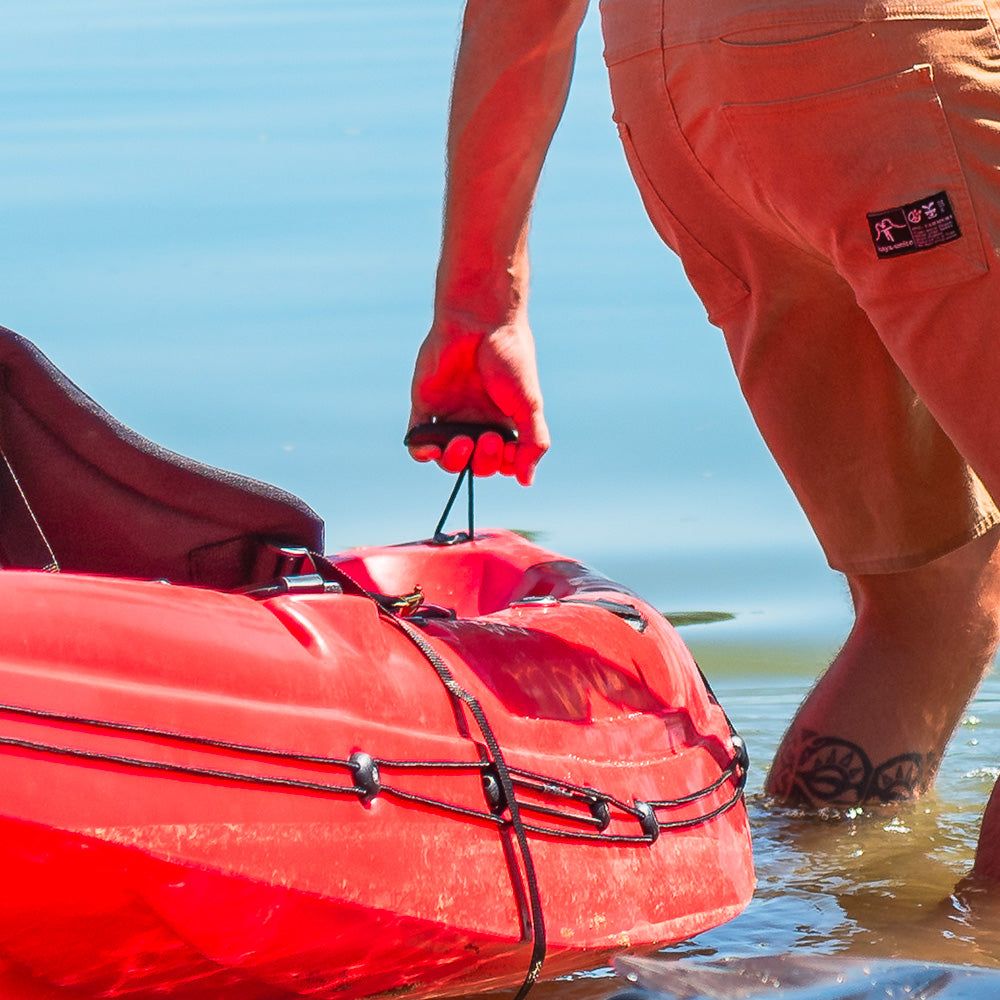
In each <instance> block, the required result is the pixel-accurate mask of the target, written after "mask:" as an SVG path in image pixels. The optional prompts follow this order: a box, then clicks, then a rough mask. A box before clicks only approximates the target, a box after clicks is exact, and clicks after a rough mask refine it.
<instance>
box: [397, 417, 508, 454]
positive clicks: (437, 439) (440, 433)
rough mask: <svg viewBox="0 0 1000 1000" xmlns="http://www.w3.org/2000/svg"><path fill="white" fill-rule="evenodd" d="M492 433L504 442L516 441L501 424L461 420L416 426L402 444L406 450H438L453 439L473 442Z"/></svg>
mask: <svg viewBox="0 0 1000 1000" xmlns="http://www.w3.org/2000/svg"><path fill="white" fill-rule="evenodd" d="M489 431H493V432H494V433H496V434H499V435H500V437H501V438H503V440H504V441H516V440H517V434H516V433H515V432H514V431H513V430H512V429H511V428H510V427H504V426H503V425H502V424H474V423H468V422H465V421H461V420H455V421H451V420H439V421H436V422H435V423H433V424H417V426H416V427H411V428H410V429H409V431H407V434H406V437H405V438H403V444H404V445H406V447H407V448H413V447H421V446H423V445H428V444H433V445H437V447H438V448H442V449H443V448H444V447H445V445H447V444H448V442H449V441H451V440H452V439H453V438H457V437H470V438H472V440H473V441H478V440H479V438H480V437H481V436H482V435H483V434H486V433H488V432H489Z"/></svg>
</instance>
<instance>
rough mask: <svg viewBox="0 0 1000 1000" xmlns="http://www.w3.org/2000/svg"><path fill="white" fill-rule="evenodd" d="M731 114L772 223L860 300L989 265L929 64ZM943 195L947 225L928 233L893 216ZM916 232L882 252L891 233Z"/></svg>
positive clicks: (939, 203)
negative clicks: (892, 224) (821, 260)
mask: <svg viewBox="0 0 1000 1000" xmlns="http://www.w3.org/2000/svg"><path fill="white" fill-rule="evenodd" d="M723 113H724V115H725V117H726V120H727V121H728V124H729V126H730V128H731V130H732V132H733V135H734V137H735V140H736V144H737V148H738V150H739V154H740V155H741V156H742V158H743V160H744V167H745V170H744V171H743V173H745V175H746V176H747V177H748V178H749V180H750V184H751V186H752V189H753V190H752V191H751V192H750V197H751V199H752V200H753V201H754V202H755V204H756V211H757V213H758V215H759V216H760V218H761V221H762V222H763V223H764V224H765V225H767V226H769V227H771V228H777V229H778V230H783V231H784V233H785V235H787V236H788V237H789V238H792V239H795V240H796V241H797V242H804V243H805V244H807V245H808V246H809V247H811V248H812V249H813V250H815V251H816V252H818V253H820V254H821V255H822V256H824V257H825V258H827V259H828V260H830V261H831V263H832V264H833V265H834V266H835V267H836V268H837V270H838V271H839V272H840V273H841V274H842V275H843V276H844V277H845V278H846V279H847V280H848V281H849V282H850V283H851V285H852V286H853V287H854V291H855V293H856V294H857V295H858V297H859V299H864V298H868V297H880V296H886V295H892V294H898V293H899V292H901V291H902V292H916V291H920V290H922V289H926V288H935V287H940V286H944V285H949V284H953V283H955V282H959V281H963V280H967V279H969V278H972V277H976V276H978V275H981V274H983V273H984V272H985V271H987V270H988V265H987V262H986V255H985V253H984V250H983V245H982V240H981V238H980V235H979V231H978V229H977V226H976V219H975V214H974V210H973V206H972V200H971V198H970V196H969V190H968V186H967V184H966V180H965V177H964V175H963V171H962V165H961V162H960V159H959V154H958V151H957V150H956V147H955V142H954V139H953V137H952V133H951V129H950V128H949V125H948V120H947V116H946V114H945V109H944V107H943V106H942V102H941V99H940V97H939V95H938V92H937V90H936V88H935V86H934V79H933V73H932V71H931V67H930V66H926V65H920V66H913V67H911V68H909V69H907V70H904V71H903V72H900V73H897V74H893V75H890V76H885V77H880V78H878V79H875V80H871V81H868V82H865V83H861V84H857V85H854V86H850V87H845V88H843V89H839V90H834V91H830V92H827V93H822V94H816V95H811V96H807V97H798V98H794V99H791V100H781V101H773V102H767V103H760V104H729V105H726V106H725V107H724V108H723ZM942 193H943V200H942V199H941V197H940V196H941V195H942ZM932 202H933V203H934V204H935V206H936V207H935V208H934V210H933V211H934V213H936V222H937V223H940V224H939V225H937V227H936V228H935V227H929V228H928V225H927V223H926V220H924V222H920V221H919V220H918V222H917V223H916V225H917V226H918V228H919V232H917V230H914V231H913V232H911V233H909V234H907V233H906V232H904V230H903V229H900V230H897V229H895V228H888V227H887V224H886V223H885V221H884V220H886V219H889V218H891V219H893V220H894V221H898V222H899V224H900V225H901V226H906V225H907V224H908V223H907V217H909V219H910V221H913V219H914V218H916V216H917V214H919V209H920V206H921V205H929V204H931V203H932ZM945 216H948V217H950V218H945ZM880 226H881V229H880V228H879V227H880ZM908 237H909V243H908V245H907V246H905V247H904V246H901V245H896V246H895V247H894V248H893V249H892V251H891V252H889V253H885V252H883V251H884V250H885V246H884V244H885V242H886V240H888V239H890V238H891V239H893V240H896V239H898V240H900V241H903V242H905V241H906V239H907V238H908ZM880 243H881V244H883V246H882V247H880V245H879V244H880Z"/></svg>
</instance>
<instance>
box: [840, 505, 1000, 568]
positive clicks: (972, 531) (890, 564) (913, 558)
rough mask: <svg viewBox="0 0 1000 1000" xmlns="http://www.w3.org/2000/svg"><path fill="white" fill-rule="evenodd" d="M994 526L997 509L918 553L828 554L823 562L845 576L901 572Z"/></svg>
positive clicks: (999, 517)
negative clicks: (845, 556) (881, 556)
mask: <svg viewBox="0 0 1000 1000" xmlns="http://www.w3.org/2000/svg"><path fill="white" fill-rule="evenodd" d="M997 525H1000V512H994V513H992V514H986V515H984V516H983V517H981V518H980V519H979V520H978V521H976V522H975V524H973V525H972V526H971V527H970V528H969V529H968V530H967V531H963V532H962V533H961V534H959V535H955V536H954V537H952V538H950V539H949V540H948V541H946V542H942V543H941V544H940V545H938V546H935V547H934V548H933V549H924V550H922V551H919V552H912V553H908V554H906V555H901V556H894V557H892V558H885V559H870V560H853V561H847V560H843V561H841V560H834V559H832V558H830V557H829V556H828V557H827V562H828V563H829V565H830V568H831V569H834V570H836V571H837V572H838V573H844V574H845V575H847V576H876V575H883V574H886V573H905V572H906V571H907V570H911V569H919V568H920V567H921V566H926V565H927V564H928V563H931V562H934V560H935V559H940V558H941V557H942V556H946V555H948V554H949V553H950V552H954V551H956V550H957V549H960V548H962V546H963V545H968V544H969V543H970V542H974V541H975V540H976V539H977V538H982V537H983V535H985V534H987V533H989V532H990V531H992V530H993V529H994V528H995V527H997Z"/></svg>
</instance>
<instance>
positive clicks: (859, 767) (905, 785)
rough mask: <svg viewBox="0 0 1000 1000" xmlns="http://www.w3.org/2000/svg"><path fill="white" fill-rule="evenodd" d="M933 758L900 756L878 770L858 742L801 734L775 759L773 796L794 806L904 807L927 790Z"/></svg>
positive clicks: (806, 731) (911, 754) (929, 756)
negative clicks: (871, 804) (876, 804)
mask: <svg viewBox="0 0 1000 1000" xmlns="http://www.w3.org/2000/svg"><path fill="white" fill-rule="evenodd" d="M932 763H933V758H932V756H931V755H930V754H928V755H926V756H925V755H923V754H918V753H906V754H900V755H899V756H898V757H893V758H891V759H890V760H887V761H885V762H883V763H881V764H879V765H877V766H875V765H873V764H872V762H871V761H870V760H869V758H868V755H867V754H866V753H865V752H864V750H862V749H861V747H859V746H858V745H857V744H856V743H851V742H850V741H849V740H842V739H838V738H837V737H835V736H820V735H818V734H817V733H815V732H811V731H809V730H805V731H803V732H802V733H801V734H800V735H799V738H798V739H797V740H796V741H795V742H794V743H791V744H789V743H786V744H785V745H784V746H783V747H782V750H781V753H780V754H779V756H778V759H777V760H775V762H774V766H773V768H772V775H771V780H770V782H769V785H770V788H771V791H772V793H773V794H775V795H777V796H778V797H779V798H782V799H784V800H785V801H786V802H789V803H791V804H793V805H821V804H828V805H838V806H858V805H863V804H864V803H866V802H901V801H904V800H906V799H912V798H915V797H916V796H917V795H918V794H919V792H920V791H922V790H923V787H924V782H925V778H926V776H929V775H930V774H931V773H932V772H933V768H932Z"/></svg>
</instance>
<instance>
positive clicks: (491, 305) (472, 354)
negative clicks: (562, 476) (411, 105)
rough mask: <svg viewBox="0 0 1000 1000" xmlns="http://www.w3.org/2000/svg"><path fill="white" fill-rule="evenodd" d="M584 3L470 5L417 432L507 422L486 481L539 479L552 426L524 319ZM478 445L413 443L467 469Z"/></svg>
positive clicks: (478, 1)
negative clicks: (538, 214)
mask: <svg viewBox="0 0 1000 1000" xmlns="http://www.w3.org/2000/svg"><path fill="white" fill-rule="evenodd" d="M586 9H587V0H468V3H467V5H466V10H465V19H464V24H463V30H462V41H461V45H460V48H459V53H458V60H457V63H456V68H455V80H454V86H453V91H452V103H451V116H450V120H449V134H448V175H447V190H446V195H445V208H444V235H443V240H442V246H441V258H440V263H439V265H438V273H437V285H436V291H435V301H434V321H433V324H432V326H431V330H430V333H429V334H428V335H427V338H426V339H425V340H424V343H423V345H422V346H421V348H420V352H419V354H418V356H417V363H416V368H415V371H414V376H413V385H412V410H411V414H410V426H413V425H415V424H418V423H424V422H427V421H429V420H431V419H432V418H436V419H439V420H472V421H478V422H493V423H500V424H504V425H506V426H510V427H513V428H514V429H516V430H517V432H518V441H517V443H516V445H515V444H510V445H507V446H506V448H505V447H504V445H503V442H502V441H501V439H500V436H499V435H496V434H488V435H484V436H483V437H482V438H480V440H479V443H478V445H476V446H475V458H474V462H473V469H474V471H475V472H476V473H477V474H478V475H490V474H492V473H495V472H503V473H504V474H507V475H512V474H516V475H517V478H518V479H519V481H520V482H522V483H524V484H525V485H527V484H528V483H530V482H531V479H532V477H533V475H534V469H535V466H536V465H537V463H538V461H539V459H540V458H541V456H542V455H543V454H544V453H545V451H546V449H547V448H548V443H549V438H548V429H547V427H546V424H545V419H544V416H543V411H542V397H541V391H540V388H539V384H538V375H537V370H536V366H535V353H534V342H533V340H532V336H531V330H530V327H529V325H528V319H527V294H528V251H527V234H528V220H529V216H530V213H531V204H532V200H533V198H534V194H535V188H536V186H537V184H538V177H539V174H540V173H541V169H542V163H543V161H544V159H545V154H546V153H547V151H548V148H549V144H550V142H551V140H552V135H553V133H554V132H555V128H556V125H557V124H558V122H559V119H560V117H561V116H562V112H563V109H564V107H565V104H566V95H567V93H568V91H569V84H570V79H571V77H572V74H573V61H574V57H575V53H576V36H577V32H578V31H579V28H580V24H581V23H582V21H583V17H584V14H585V13H586ZM472 452H473V442H472V441H471V439H469V438H456V439H455V440H454V441H452V442H451V443H450V444H449V445H448V446H447V447H446V448H445V449H444V452H443V454H442V453H441V451H440V449H437V448H435V447H433V446H424V447H421V448H412V449H411V453H412V454H413V456H414V458H417V459H419V460H421V461H429V460H440V462H441V464H442V465H443V466H444V467H445V468H447V469H449V470H450V471H458V470H460V469H461V468H463V467H464V466H465V464H466V462H467V461H468V459H469V456H470V455H471V454H472Z"/></svg>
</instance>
